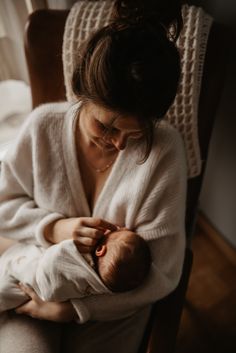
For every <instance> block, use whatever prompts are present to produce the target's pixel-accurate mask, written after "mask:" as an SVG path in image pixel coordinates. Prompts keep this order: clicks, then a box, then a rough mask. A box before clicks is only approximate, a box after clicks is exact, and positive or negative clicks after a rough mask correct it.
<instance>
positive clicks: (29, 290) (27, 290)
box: [18, 282, 36, 299]
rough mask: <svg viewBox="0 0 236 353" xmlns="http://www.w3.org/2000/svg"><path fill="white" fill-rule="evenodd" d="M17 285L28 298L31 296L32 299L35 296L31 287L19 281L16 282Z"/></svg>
mask: <svg viewBox="0 0 236 353" xmlns="http://www.w3.org/2000/svg"><path fill="white" fill-rule="evenodd" d="M18 287H19V288H20V289H21V290H22V292H24V293H25V294H27V295H28V296H29V297H30V298H32V299H34V298H35V296H36V293H35V291H34V290H33V289H32V288H31V287H29V286H26V285H25V284H23V283H21V282H19V283H18Z"/></svg>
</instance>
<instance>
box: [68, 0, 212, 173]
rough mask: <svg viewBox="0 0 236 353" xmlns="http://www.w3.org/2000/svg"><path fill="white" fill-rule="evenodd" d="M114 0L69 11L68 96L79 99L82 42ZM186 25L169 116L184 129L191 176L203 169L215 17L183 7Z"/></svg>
mask: <svg viewBox="0 0 236 353" xmlns="http://www.w3.org/2000/svg"><path fill="white" fill-rule="evenodd" d="M111 12H112V6H111V1H109V0H107V1H86V0H81V1H78V2H77V3H75V5H74V6H73V7H72V8H71V11H70V13H69V15H68V18H67V21H66V26H65V31H64V39H63V69H64V79H65V86H66V96H67V99H68V100H69V101H74V100H76V97H75V96H74V94H73V92H72V88H71V78H72V73H73V71H74V69H75V67H76V58H77V57H78V55H79V46H80V44H81V42H82V41H83V40H85V39H86V38H87V37H88V35H89V34H90V33H91V31H94V30H96V29H98V28H100V27H102V26H104V25H106V24H107V23H108V22H109V19H110V16H111ZM182 14H183V20H184V28H183V30H182V32H181V35H180V37H179V39H178V41H177V46H178V48H179V50H180V55H181V62H182V75H181V80H180V85H179V89H178V93H177V95H176V98H175V101H174V103H173V104H172V106H171V107H170V109H169V111H168V112H167V114H166V116H165V119H167V120H168V121H169V122H170V123H171V124H172V125H174V126H175V127H176V128H177V129H178V130H179V131H180V133H181V135H182V137H183V140H184V143H185V148H186V153H187V163H188V177H189V178H192V177H195V176H197V175H199V174H200V172H201V155H200V148H199V142H198V126H197V120H198V103H199V95H200V87H201V80H202V73H203V65H204V59H205V52H206V46H207V40H208V35H209V31H210V28H211V24H212V18H211V17H210V16H209V15H208V14H206V13H205V12H204V11H203V10H202V9H201V8H199V7H195V6H188V5H184V6H183V7H182Z"/></svg>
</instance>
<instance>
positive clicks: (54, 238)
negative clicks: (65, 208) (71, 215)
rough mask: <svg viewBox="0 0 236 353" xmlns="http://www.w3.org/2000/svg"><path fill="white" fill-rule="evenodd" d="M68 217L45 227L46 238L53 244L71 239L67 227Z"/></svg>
mask: <svg viewBox="0 0 236 353" xmlns="http://www.w3.org/2000/svg"><path fill="white" fill-rule="evenodd" d="M66 221H67V220H66V219H57V220H56V221H54V222H52V223H50V224H48V225H47V226H46V227H45V229H44V238H45V239H46V240H47V241H49V242H50V243H52V244H58V243H60V242H61V241H63V240H66V239H70V238H71V237H72V236H70V232H69V234H68V231H69V230H68V227H66V224H67V222H66Z"/></svg>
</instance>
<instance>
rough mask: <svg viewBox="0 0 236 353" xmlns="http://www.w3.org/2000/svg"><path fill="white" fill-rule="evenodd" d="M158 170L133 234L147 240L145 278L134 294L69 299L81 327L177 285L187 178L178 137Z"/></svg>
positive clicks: (135, 306) (128, 309)
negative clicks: (148, 261) (149, 261)
mask: <svg viewBox="0 0 236 353" xmlns="http://www.w3.org/2000/svg"><path fill="white" fill-rule="evenodd" d="M169 142H170V141H169ZM157 168H158V177H157V178H156V182H155V183H153V187H150V188H149V189H150V191H149V192H147V194H146V199H145V201H144V202H143V203H142V207H141V210H138V211H137V218H138V221H137V226H138V227H137V229H136V230H137V232H138V233H139V234H140V235H141V236H143V238H144V239H146V240H147V242H148V245H149V247H150V251H151V255H152V266H151V270H150V273H149V275H148V277H147V279H146V280H145V282H144V283H143V284H142V286H140V287H139V288H137V289H135V290H133V291H130V292H124V293H119V294H117V293H115V294H112V295H106V294H103V295H94V296H90V297H87V298H82V299H74V300H72V304H73V306H74V308H75V310H76V311H77V314H78V317H79V322H80V323H83V322H86V321H87V320H99V321H107V320H116V319H120V318H123V317H127V316H129V315H131V314H133V313H134V312H136V311H137V310H138V309H140V308H141V307H143V306H145V305H148V304H151V303H154V302H155V301H157V300H159V299H161V298H163V297H165V296H166V295H168V294H169V293H170V292H172V291H173V290H174V289H175V287H176V286H177V284H178V282H179V279H180V276H181V272H182V266H183V259H184V250H185V203H186V180H187V179H186V160H185V153H184V149H183V145H182V141H180V139H179V137H178V136H177V137H175V136H174V138H173V140H172V141H171V143H167V146H164V148H163V150H162V151H161V153H160V156H159V163H158V165H157ZM149 211H150V212H149ZM145 215H146V217H145ZM142 219H143V221H142Z"/></svg>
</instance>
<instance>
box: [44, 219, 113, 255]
mask: <svg viewBox="0 0 236 353" xmlns="http://www.w3.org/2000/svg"><path fill="white" fill-rule="evenodd" d="M115 230H117V226H116V225H114V224H112V223H110V222H107V221H105V220H103V219H100V218H94V217H78V218H66V219H59V220H57V221H56V222H54V223H53V224H52V225H51V229H50V228H48V229H46V232H45V238H46V239H47V240H49V241H50V242H51V243H54V244H55V243H60V242H61V241H63V240H66V239H74V242H75V245H76V247H77V249H78V250H79V252H80V253H90V252H91V251H93V249H94V247H95V246H96V244H97V242H98V240H99V239H101V238H102V237H103V236H104V234H105V233H106V232H107V231H115Z"/></svg>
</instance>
